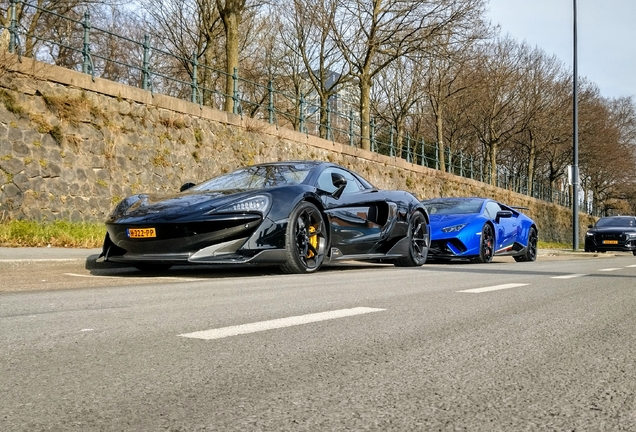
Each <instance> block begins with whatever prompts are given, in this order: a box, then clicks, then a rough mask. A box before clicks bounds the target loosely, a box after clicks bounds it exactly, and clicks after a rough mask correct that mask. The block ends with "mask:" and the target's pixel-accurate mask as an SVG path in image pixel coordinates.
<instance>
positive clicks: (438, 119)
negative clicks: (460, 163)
mask: <svg viewBox="0 0 636 432" xmlns="http://www.w3.org/2000/svg"><path fill="white" fill-rule="evenodd" d="M435 130H436V132H437V145H438V148H439V169H440V171H442V172H446V152H445V151H444V121H443V118H442V108H441V107H440V106H439V105H438V107H437V110H436V111H435Z"/></svg>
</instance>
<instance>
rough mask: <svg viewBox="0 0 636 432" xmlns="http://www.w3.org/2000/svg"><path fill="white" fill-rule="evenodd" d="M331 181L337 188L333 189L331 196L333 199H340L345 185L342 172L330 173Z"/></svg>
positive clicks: (345, 180)
mask: <svg viewBox="0 0 636 432" xmlns="http://www.w3.org/2000/svg"><path fill="white" fill-rule="evenodd" d="M331 183H332V184H333V185H334V186H335V187H336V188H337V189H336V190H335V191H333V193H332V194H331V196H332V197H334V198H335V199H340V196H341V195H342V193H343V192H344V190H345V188H346V187H347V179H346V178H344V176H343V175H342V174H338V173H331Z"/></svg>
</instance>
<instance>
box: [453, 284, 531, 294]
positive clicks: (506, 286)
mask: <svg viewBox="0 0 636 432" xmlns="http://www.w3.org/2000/svg"><path fill="white" fill-rule="evenodd" d="M526 285H530V284H527V283H509V284H503V285H494V286H489V287H484V288H473V289H467V290H462V291H457V292H460V293H483V292H488V291H499V290H505V289H509V288H517V287H522V286H526Z"/></svg>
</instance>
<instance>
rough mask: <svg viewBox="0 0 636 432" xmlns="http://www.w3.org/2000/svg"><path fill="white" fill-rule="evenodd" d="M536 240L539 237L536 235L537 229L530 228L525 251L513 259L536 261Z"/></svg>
mask: <svg viewBox="0 0 636 432" xmlns="http://www.w3.org/2000/svg"><path fill="white" fill-rule="evenodd" d="M538 240H539V238H538V236H537V230H535V229H534V228H530V232H529V233H528V247H527V248H526V253H525V254H523V255H519V256H516V257H513V258H514V259H515V261H517V262H528V261H536V259H537V242H538Z"/></svg>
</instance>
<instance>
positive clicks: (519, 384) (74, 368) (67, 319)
mask: <svg viewBox="0 0 636 432" xmlns="http://www.w3.org/2000/svg"><path fill="white" fill-rule="evenodd" d="M591 256H592V255H590V254H587V255H582V254H580V255H559V256H546V255H542V256H540V257H539V260H538V261H537V262H534V263H514V262H513V261H512V260H507V259H498V260H496V262H494V263H491V264H484V265H477V264H426V265H425V266H423V267H421V268H417V269H403V268H396V267H393V266H389V265H359V264H355V265H341V266H338V267H334V268H327V269H324V270H323V271H321V272H319V273H317V274H315V275H281V274H279V273H278V272H277V271H276V270H275V269H247V270H231V269H221V270H217V269H211V268H202V269H199V270H185V269H176V270H175V271H170V272H168V273H165V274H161V275H158V274H147V273H141V272H137V271H134V270H131V269H118V268H110V269H104V268H98V269H94V268H89V269H86V268H84V266H79V265H78V263H77V260H75V261H74V260H73V259H72V258H69V259H68V260H66V261H64V260H62V259H60V260H58V261H51V262H48V263H46V262H29V259H28V258H21V259H17V258H16V259H15V260H13V261H11V262H4V263H2V262H0V286H1V287H2V290H3V291H4V292H2V293H0V347H2V348H1V349H0V365H1V366H0V367H1V370H0V373H1V378H0V430H2V431H49V430H50V431H93V430H99V431H102V430H103V431H160V430H165V431H203V430H206V431H234V430H236V431H314V430H317V431H326V430H328V431H331V430H378V431H386V430H394V431H407V430H408V431H410V430H422V431H436V430H442V431H446V430H449V431H450V430H452V431H457V430H470V431H518V430H522V431H523V430H532V431H534V430H558V431H561V430H564V431H565V430H568V431H570V430H577V431H617V430H618V431H620V430H624V431H634V430H636V338H635V337H634V335H635V334H636V319H635V314H636V313H635V311H636V296H635V295H634V294H635V289H636V283H635V282H636V257H633V256H632V255H617V256H601V257H599V258H596V259H590V257H591ZM89 267H90V266H89Z"/></svg>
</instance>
